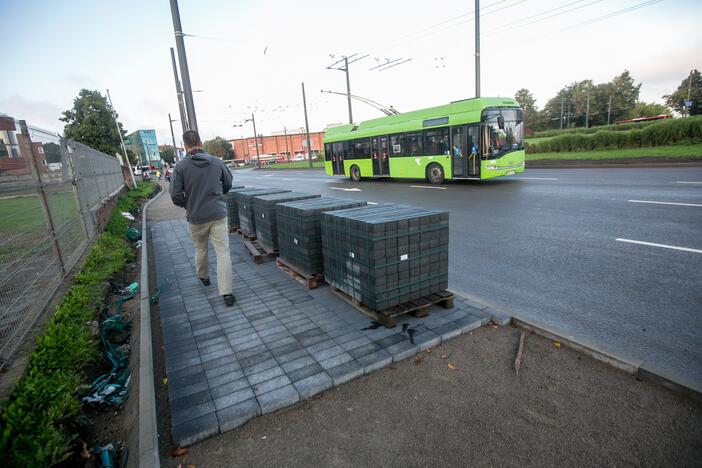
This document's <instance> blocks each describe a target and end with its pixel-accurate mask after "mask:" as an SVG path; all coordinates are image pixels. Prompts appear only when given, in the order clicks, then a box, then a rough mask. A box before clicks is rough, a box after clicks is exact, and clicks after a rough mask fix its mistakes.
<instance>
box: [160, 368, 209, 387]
mask: <svg viewBox="0 0 702 468" xmlns="http://www.w3.org/2000/svg"><path fill="white" fill-rule="evenodd" d="M188 369H195V370H197V372H193V373H190V372H187V373H184V372H183V371H178V372H174V373H173V374H167V377H168V385H169V386H171V385H173V386H174V387H184V386H186V385H190V384H193V383H195V382H200V381H203V380H205V372H204V371H203V368H202V366H193V367H192V368H190V367H188V368H186V370H188Z"/></svg>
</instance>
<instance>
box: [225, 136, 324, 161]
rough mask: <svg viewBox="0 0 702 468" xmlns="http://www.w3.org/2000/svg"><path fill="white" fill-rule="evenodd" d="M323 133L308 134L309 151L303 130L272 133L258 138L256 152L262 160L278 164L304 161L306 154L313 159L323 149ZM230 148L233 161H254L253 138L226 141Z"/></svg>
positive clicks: (254, 147) (254, 145) (254, 148)
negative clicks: (289, 161) (271, 160)
mask: <svg viewBox="0 0 702 468" xmlns="http://www.w3.org/2000/svg"><path fill="white" fill-rule="evenodd" d="M323 138H324V132H314V133H312V132H310V147H311V148H310V150H309V151H308V149H307V135H306V134H305V133H304V130H303V129H295V130H291V131H290V132H288V131H280V132H272V134H271V135H262V136H259V137H258V152H259V155H260V156H261V158H262V159H269V160H270V159H275V160H277V161H279V162H283V161H287V160H288V159H290V160H291V161H293V160H296V159H297V160H299V159H305V158H306V157H307V155H308V154H310V155H311V156H312V157H313V158H314V157H316V156H317V155H319V153H320V152H321V151H322V147H323ZM227 141H228V142H229V144H230V145H231V147H232V152H233V154H234V159H236V160H240V161H246V162H255V161H256V143H255V139H254V137H249V138H236V139H233V140H227Z"/></svg>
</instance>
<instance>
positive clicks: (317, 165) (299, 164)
mask: <svg viewBox="0 0 702 468" xmlns="http://www.w3.org/2000/svg"><path fill="white" fill-rule="evenodd" d="M309 167H310V162H309V161H295V162H289V163H278V164H271V165H270V166H266V167H265V169H308V168H309ZM312 168H314V169H324V161H312Z"/></svg>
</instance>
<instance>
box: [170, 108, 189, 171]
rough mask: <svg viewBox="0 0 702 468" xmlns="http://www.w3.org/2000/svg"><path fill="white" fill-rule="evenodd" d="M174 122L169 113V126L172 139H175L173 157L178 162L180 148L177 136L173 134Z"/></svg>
mask: <svg viewBox="0 0 702 468" xmlns="http://www.w3.org/2000/svg"><path fill="white" fill-rule="evenodd" d="M173 122H175V120H173V119H171V113H170V112H169V113H168V125H170V126H171V138H172V139H173V156H174V159H175V160H176V161H178V147H177V146H176V142H175V135H174V134H173ZM184 133H185V132H184Z"/></svg>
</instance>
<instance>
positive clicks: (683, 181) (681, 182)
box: [675, 180, 702, 185]
mask: <svg viewBox="0 0 702 468" xmlns="http://www.w3.org/2000/svg"><path fill="white" fill-rule="evenodd" d="M675 183H676V184H701V185H702V182H692V181H685V180H679V181H677V182H675Z"/></svg>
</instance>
